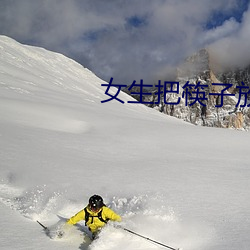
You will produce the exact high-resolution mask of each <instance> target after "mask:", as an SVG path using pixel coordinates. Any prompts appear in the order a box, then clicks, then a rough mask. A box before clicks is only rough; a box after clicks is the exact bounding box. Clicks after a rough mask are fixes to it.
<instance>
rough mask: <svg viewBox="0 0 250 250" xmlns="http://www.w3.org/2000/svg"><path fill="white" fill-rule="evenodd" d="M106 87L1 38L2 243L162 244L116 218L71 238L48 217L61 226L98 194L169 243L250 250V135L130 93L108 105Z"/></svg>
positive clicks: (61, 61)
mask: <svg viewBox="0 0 250 250" xmlns="http://www.w3.org/2000/svg"><path fill="white" fill-rule="evenodd" d="M124 70H126V69H124ZM103 83H105V82H103V81H102V80H101V79H99V78H98V77H96V76H95V75H94V74H93V73H92V72H90V71H89V70H87V69H85V68H83V67H82V66H81V65H79V64H77V63H76V62H74V61H72V60H71V59H69V58H66V57H64V56H63V55H60V54H57V53H53V52H49V51H46V50H44V49H42V48H36V47H30V46H24V45H21V44H19V43H17V42H16V41H14V40H12V39H10V38H8V37H4V36H0V149H1V150H0V156H1V163H0V201H1V202H0V211H1V214H2V218H1V224H0V228H1V236H0V248H1V249H60V250H61V249H83V250H84V249H85V250H86V249H90V250H97V249H98V250H104V249H114V250H117V249H121V250H128V249H129V250H131V249H133V250H136V249H143V250H151V249H162V247H160V246H158V245H156V244H153V243H151V242H148V241H146V240H145V239H141V238H139V237H136V236H134V235H131V234H129V233H127V232H125V231H123V230H121V229H116V228H114V227H113V226H112V225H108V226H107V227H106V228H105V229H104V230H103V231H102V233H101V235H100V238H99V239H98V240H96V241H95V242H94V243H92V244H90V241H89V239H88V237H86V236H84V233H83V231H86V229H85V228H84V226H83V223H80V225H79V226H75V227H72V228H70V229H69V230H68V231H67V233H66V235H65V237H64V238H63V239H61V240H60V239H50V238H49V237H47V236H46V235H45V234H44V232H43V230H42V228H41V227H40V226H39V225H38V224H37V223H36V220H40V221H42V222H43V223H44V224H46V225H48V226H50V227H51V228H53V227H54V226H55V225H56V223H57V222H58V221H59V218H58V216H57V215H60V216H62V217H65V218H68V217H70V216H72V215H73V214H75V213H76V212H78V211H79V210H80V209H82V208H83V207H84V206H85V205H86V204H87V202H88V198H89V196H91V195H92V194H95V193H97V194H100V195H102V196H103V197H104V200H105V202H106V204H107V205H108V206H110V207H111V208H112V209H114V210H115V211H116V212H117V213H119V214H120V215H121V216H122V217H123V222H122V225H123V226H124V227H126V228H128V229H130V230H133V231H135V232H137V233H139V234H142V235H144V236H147V237H149V238H152V239H154V240H157V241H160V242H162V243H164V244H166V245H169V246H172V247H181V248H183V249H184V250H197V249H201V250H212V249H215V248H216V249H220V250H230V249H232V250H234V249H241V250H248V249H249V248H250V239H249V235H250V227H249V220H250V219H249V218H250V216H249V215H250V201H249V195H250V191H249V190H250V168H249V148H248V145H249V141H250V135H249V133H247V132H242V131H234V130H223V129H214V128H204V127H196V126H192V125H190V124H187V123H184V122H182V121H180V120H177V119H175V118H172V117H168V116H165V115H163V114H161V113H159V112H157V111H155V110H153V109H150V108H147V107H145V106H143V105H141V104H138V105H136V104H128V103H127V101H128V100H131V97H129V96H127V95H126V94H124V93H120V94H119V98H121V99H122V100H123V101H125V104H121V103H119V102H117V101H112V102H108V103H101V101H102V100H105V99H107V98H108V96H106V95H105V94H104V93H105V90H106V88H105V87H102V86H101V84H103ZM114 93H115V92H114ZM59 223H63V222H60V221H59ZM10 238H11V241H10Z"/></svg>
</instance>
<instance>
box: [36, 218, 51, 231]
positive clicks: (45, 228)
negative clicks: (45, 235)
mask: <svg viewBox="0 0 250 250" xmlns="http://www.w3.org/2000/svg"><path fill="white" fill-rule="evenodd" d="M36 222H37V223H38V224H39V225H40V226H42V227H43V229H44V230H45V231H46V230H48V228H47V227H45V226H44V225H43V224H42V223H41V222H39V221H38V220H37V221H36Z"/></svg>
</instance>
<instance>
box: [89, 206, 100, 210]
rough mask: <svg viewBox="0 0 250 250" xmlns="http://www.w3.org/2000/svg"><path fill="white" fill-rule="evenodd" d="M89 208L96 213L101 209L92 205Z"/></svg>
mask: <svg viewBox="0 0 250 250" xmlns="http://www.w3.org/2000/svg"><path fill="white" fill-rule="evenodd" d="M89 208H90V210H92V211H94V212H96V211H98V210H100V207H98V206H93V205H90V206H89Z"/></svg>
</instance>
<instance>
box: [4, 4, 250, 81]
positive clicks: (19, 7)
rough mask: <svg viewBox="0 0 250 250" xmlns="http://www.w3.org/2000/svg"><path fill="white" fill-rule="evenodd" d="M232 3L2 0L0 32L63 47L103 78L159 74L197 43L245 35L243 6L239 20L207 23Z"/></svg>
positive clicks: (153, 77)
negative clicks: (240, 20)
mask: <svg viewBox="0 0 250 250" xmlns="http://www.w3.org/2000/svg"><path fill="white" fill-rule="evenodd" d="M237 9H239V5H238V1H237V0H220V1H218V0H210V1H207V0H200V1H197V0H180V1H176V0H155V1H151V0H143V1H142V0H130V1H129V0H127V1H124V0H105V1H103V0H72V1H67V0H44V1H33V0H22V1H8V0H2V1H1V2H0V33H2V34H5V35H8V36H11V37H13V38H15V39H17V40H18V41H21V42H24V43H29V44H34V45H39V46H42V47H45V48H47V49H50V50H54V51H58V52H61V53H64V54H65V55H67V56H69V57H71V58H73V59H76V60H77V61H79V62H80V63H82V64H83V65H84V66H86V67H88V68H90V69H91V70H92V71H93V72H94V73H96V74H97V75H99V76H100V77H102V78H104V79H106V80H109V79H110V77H114V81H116V83H123V84H124V83H125V84H129V83H132V81H133V80H139V79H142V78H143V79H145V80H146V79H147V80H148V81H152V80H157V78H159V77H161V78H162V77H164V76H165V75H166V74H167V72H168V71H169V69H171V68H172V67H173V66H174V65H176V64H177V63H178V62H179V61H180V60H182V59H183V58H185V57H186V56H188V55H190V54H191V53H193V52H195V51H196V50H198V49H200V48H202V47H204V46H208V45H210V44H213V48H217V50H219V51H220V49H221V46H223V44H226V45H227V46H228V47H231V46H233V45H232V44H233V43H237V42H236V39H235V38H234V37H233V36H232V35H231V34H238V36H239V37H241V38H242V39H243V38H244V36H247V37H249V31H248V30H247V27H249V26H247V22H248V21H247V19H248V18H247V14H245V16H244V21H242V23H239V22H238V21H237V20H236V19H234V18H227V19H226V20H224V22H223V23H222V24H219V25H217V26H218V27H217V26H216V20H215V27H214V28H213V29H210V30H207V28H206V24H207V23H208V22H211V18H213V17H214V15H213V14H214V13H216V12H217V13H218V12H219V13H222V14H223V15H225V16H229V17H230V15H233V13H234V11H235V10H237ZM245 32H247V34H248V35H247V34H246V33H245ZM242 42H243V41H242ZM230 44H231V45H230ZM244 48H247V44H245V45H244ZM216 53H217V52H216Z"/></svg>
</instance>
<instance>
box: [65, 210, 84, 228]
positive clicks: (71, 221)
mask: <svg viewBox="0 0 250 250" xmlns="http://www.w3.org/2000/svg"><path fill="white" fill-rule="evenodd" d="M84 218H85V212H84V209H83V210H81V211H80V212H78V213H77V214H75V215H74V216H72V217H71V218H70V219H68V221H67V224H70V225H75V224H76V223H77V222H78V221H80V220H84Z"/></svg>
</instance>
